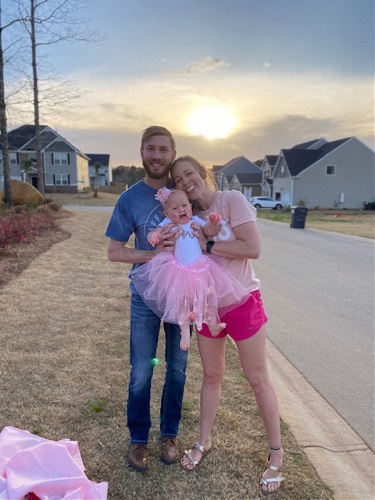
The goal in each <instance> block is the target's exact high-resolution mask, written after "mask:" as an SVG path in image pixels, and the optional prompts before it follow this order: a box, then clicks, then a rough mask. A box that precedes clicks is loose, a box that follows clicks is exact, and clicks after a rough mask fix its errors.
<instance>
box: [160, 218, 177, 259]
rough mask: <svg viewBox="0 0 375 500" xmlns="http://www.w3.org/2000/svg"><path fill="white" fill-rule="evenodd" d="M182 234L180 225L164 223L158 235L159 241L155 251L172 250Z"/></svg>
mask: <svg viewBox="0 0 375 500" xmlns="http://www.w3.org/2000/svg"><path fill="white" fill-rule="evenodd" d="M181 234H182V227H180V226H176V225H175V224H166V225H165V226H164V227H163V231H162V233H161V235H160V241H159V242H158V244H157V246H156V249H155V253H156V254H158V253H160V252H164V251H165V250H167V251H170V252H173V250H174V247H175V244H176V240H177V238H179V237H180V236H181Z"/></svg>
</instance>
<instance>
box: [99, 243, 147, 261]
mask: <svg viewBox="0 0 375 500" xmlns="http://www.w3.org/2000/svg"><path fill="white" fill-rule="evenodd" d="M155 255H156V250H137V249H136V248H131V247H129V246H128V245H127V244H126V243H124V242H123V241H117V240H113V239H112V238H111V239H110V240H109V243H108V248H107V257H108V259H109V260H110V261H111V262H124V263H126V264H143V263H144V262H148V261H149V260H151V259H152V257H154V256H155Z"/></svg>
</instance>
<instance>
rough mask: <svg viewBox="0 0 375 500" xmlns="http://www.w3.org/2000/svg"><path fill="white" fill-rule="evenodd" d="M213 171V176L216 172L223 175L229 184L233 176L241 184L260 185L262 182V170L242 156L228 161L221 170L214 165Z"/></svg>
mask: <svg viewBox="0 0 375 500" xmlns="http://www.w3.org/2000/svg"><path fill="white" fill-rule="evenodd" d="M213 171H214V173H215V174H217V173H218V172H220V173H221V174H224V176H225V177H226V179H227V181H228V182H229V183H230V182H231V181H232V178H233V176H234V175H236V176H237V178H238V180H239V181H240V182H241V184H260V183H261V182H262V169H261V168H260V167H258V166H257V165H255V164H254V163H252V162H251V161H250V160H248V159H247V158H245V157H244V156H238V157H237V158H234V159H233V160H230V161H229V162H228V163H226V164H225V165H222V166H221V168H220V167H219V166H218V165H215V167H214V168H213Z"/></svg>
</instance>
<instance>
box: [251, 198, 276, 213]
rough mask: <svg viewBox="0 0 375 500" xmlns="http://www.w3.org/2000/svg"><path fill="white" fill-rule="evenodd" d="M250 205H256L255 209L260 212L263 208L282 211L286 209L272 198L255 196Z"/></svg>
mask: <svg viewBox="0 0 375 500" xmlns="http://www.w3.org/2000/svg"><path fill="white" fill-rule="evenodd" d="M250 203H251V204H252V205H254V207H255V208H256V209H257V210H259V209H261V208H273V209H274V210H281V209H282V208H284V206H283V204H282V203H281V202H280V201H278V200H274V199H273V198H271V197H270V196H254V197H253V198H251V199H250Z"/></svg>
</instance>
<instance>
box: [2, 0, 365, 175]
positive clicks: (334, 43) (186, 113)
mask: <svg viewBox="0 0 375 500" xmlns="http://www.w3.org/2000/svg"><path fill="white" fill-rule="evenodd" d="M77 16H80V17H82V18H87V20H88V21H89V24H90V26H91V27H92V28H97V29H98V31H100V32H101V33H103V34H104V35H105V39H104V40H103V41H102V42H100V43H98V44H86V43H80V44H74V45H73V44H69V45H68V44H65V45H60V46H55V47H54V48H53V49H52V48H51V49H50V50H49V52H50V54H51V59H52V60H53V61H54V63H55V67H56V70H57V72H58V73H60V74H61V75H63V77H64V78H67V79H72V80H74V81H76V82H77V83H78V85H79V87H80V89H81V90H83V91H85V92H86V94H85V95H84V96H83V97H82V98H81V100H80V102H79V103H76V104H75V113H74V115H73V116H72V118H74V119H71V120H68V119H67V118H63V117H61V116H59V115H56V116H50V117H49V119H48V123H47V125H49V126H51V127H53V128H55V129H56V130H57V131H58V132H59V133H60V134H61V135H63V136H64V137H65V138H66V139H68V140H69V141H71V142H72V143H73V144H74V145H75V146H77V147H78V148H79V149H80V150H81V151H83V152H88V153H109V154H110V155H111V165H112V167H116V166H118V165H136V166H141V162H140V157H139V144H140V135H141V132H142V130H143V129H145V128H146V127H147V126H149V125H154V124H158V125H163V126H165V127H167V128H169V129H170V130H171V131H172V132H173V134H174V135H175V138H176V142H177V150H178V154H179V155H183V154H191V155H193V156H196V157H197V158H198V159H200V160H201V161H203V162H204V163H205V164H207V165H212V164H215V165H222V164H224V163H226V162H228V161H229V160H231V159H233V158H235V157H237V156H240V155H244V156H246V157H247V158H248V159H249V160H251V161H255V160H258V159H262V158H263V157H264V156H265V155H266V154H278V152H279V151H280V149H281V148H290V147H292V146H293V145H295V144H297V143H300V142H305V141H309V140H312V139H314V138H318V137H325V138H326V139H327V140H335V139H340V138H344V137H348V136H353V135H355V136H356V137H358V138H359V139H360V140H362V141H363V142H364V143H366V144H367V145H369V146H370V147H372V148H373V147H374V6H373V0H351V1H349V0H324V1H323V0H314V1H303V0H283V1H280V0H262V1H259V0H257V1H254V0H231V1H228V0H106V1H102V0H93V1H90V2H88V6H87V8H86V9H85V10H84V11H80V12H78V13H77ZM17 125H19V123H17V118H16V117H11V119H10V123H9V127H10V128H13V127H14V126H17Z"/></svg>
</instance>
